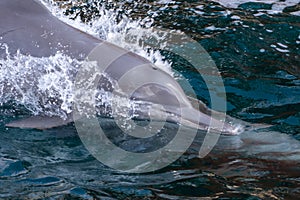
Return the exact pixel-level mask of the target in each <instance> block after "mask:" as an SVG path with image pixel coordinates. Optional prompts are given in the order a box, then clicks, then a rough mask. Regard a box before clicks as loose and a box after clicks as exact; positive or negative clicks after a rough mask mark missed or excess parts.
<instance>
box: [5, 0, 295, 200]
mask: <svg viewBox="0 0 300 200" xmlns="http://www.w3.org/2000/svg"><path fill="white" fill-rule="evenodd" d="M216 2H217V1H215V2H210V1H208V2H203V3H199V2H196V1H176V2H175V1H157V2H153V1H145V2H144V3H143V4H142V3H140V4H138V3H135V2H132V1H126V2H123V1H122V2H114V4H113V3H111V4H107V5H108V7H109V6H111V7H113V6H114V7H116V6H122V8H125V10H126V11H128V12H126V13H127V14H128V15H129V16H131V17H132V18H134V19H137V18H138V17H142V18H145V17H151V18H152V19H154V22H153V24H152V26H162V27H166V28H169V29H179V30H182V31H184V32H185V33H187V34H188V35H190V36H192V37H193V38H194V39H196V40H197V41H199V43H200V44H201V45H203V47H205V49H206V50H207V51H208V52H209V53H210V55H211V56H212V57H213V59H214V61H215V62H216V64H217V66H218V67H219V69H220V71H221V72H222V75H223V78H224V82H225V87H226V91H227V97H228V109H229V110H228V112H229V114H230V115H231V116H234V117H236V118H239V119H243V120H245V121H249V122H252V123H262V122H263V123H267V124H271V125H273V126H272V127H270V128H266V129H265V130H261V131H259V132H245V133H243V134H242V135H240V136H222V137H221V138H220V140H219V142H218V145H217V146H216V147H215V148H214V150H213V152H211V153H210V154H209V155H208V156H207V157H205V158H203V159H199V158H198V157H197V152H198V150H199V144H201V142H202V140H203V134H201V132H199V134H198V136H197V139H196V140H195V142H194V143H193V145H192V146H191V148H190V149H189V150H188V151H187V152H186V154H185V155H183V156H182V157H181V158H180V159H179V160H178V161H176V162H175V163H173V164H172V165H171V166H169V167H167V168H164V169H162V170H160V171H156V172H153V173H148V174H138V175H137V174H124V173H119V172H117V171H114V170H112V169H109V168H107V167H105V166H103V165H102V164H101V163H100V162H98V161H97V160H96V159H94V158H93V157H92V156H91V155H90V153H89V152H88V151H87V150H86V149H85V147H84V146H83V144H82V142H81V141H80V139H79V137H78V136H77V134H76V131H75V128H74V126H73V125H69V126H65V127H60V128H56V129H51V130H46V131H37V130H19V129H7V128H5V127H4V124H5V123H7V122H9V121H11V120H13V119H14V118H15V117H20V118H21V117H22V116H24V115H25V116H26V115H28V113H27V112H26V111H24V110H22V109H21V111H19V110H18V111H16V112H11V110H12V107H14V105H6V106H2V107H1V117H0V133H1V134H0V185H1V187H0V198H1V199H2V198H7V199H18V198H21V199H23V198H28V199H38V198H46V199H47V198H49V199H56V198H62V197H64V198H75V197H77V198H79V199H94V198H103V199H105V198H107V199H114V198H117V199H126V198H127V199H142V198H149V199H182V198H187V197H210V198H224V199H282V198H286V199H297V197H298V196H299V195H300V192H299V191H300V179H299V177H300V167H299V166H300V165H299V164H300V163H299V162H300V157H299V156H300V144H299V139H300V134H299V133H300V127H299V124H300V81H299V74H300V72H299V70H300V69H299V43H300V32H299V30H300V29H299V22H300V18H299V15H297V12H299V4H298V5H296V3H293V2H292V1H286V5H285V7H284V8H281V7H280V9H281V11H282V12H278V13H277V12H274V10H275V8H276V6H277V7H278V6H279V5H283V3H277V4H274V5H275V6H273V7H272V6H271V5H270V2H271V1H270V2H269V1H266V3H259V2H256V1H255V3H253V2H252V3H249V2H245V3H243V4H239V5H237V6H228V5H225V3H224V2H223V1H219V2H221V3H222V5H220V4H218V3H216ZM272 2H275V0H274V1H272ZM276 2H277V1H276ZM278 2H279V1H278ZM288 2H291V3H288ZM231 3H232V4H233V3H235V2H233V1H232V2H231ZM224 5H225V6H228V8H226V7H224ZM83 8H86V10H92V11H93V12H95V13H97V9H96V8H94V7H90V6H88V5H85V6H77V7H72V9H71V10H73V11H74V12H78V13H79V14H78V15H79V16H80V14H81V13H83V14H84V13H85V12H84V9H83ZM90 8H93V9H90ZM129 11H130V12H129ZM271 11H273V12H271ZM275 11H278V10H275ZM116 12H117V11H116ZM118 12H122V10H118ZM123 12H125V11H124V10H123ZM83 14H81V15H82V16H85V15H83ZM85 18H86V17H85ZM162 53H163V54H164V55H165V56H166V58H167V59H168V60H170V61H171V62H172V63H173V65H172V67H173V68H174V69H176V70H178V71H180V72H181V73H183V75H184V76H185V77H187V78H188V79H189V80H190V82H191V84H192V85H193V86H194V88H195V91H196V92H197V95H198V98H199V99H201V100H203V101H204V102H206V103H208V104H209V96H208V93H207V91H206V88H205V87H204V86H203V82H202V79H201V77H200V75H199V74H197V73H196V72H195V71H193V70H192V69H191V67H190V66H189V63H186V62H185V61H182V60H180V58H177V57H175V56H173V55H170V54H167V53H165V52H162ZM109 130H110V131H112V132H114V131H115V132H117V129H115V128H114V127H113V126H110V127H109ZM170 130H172V129H170ZM115 139H116V140H119V142H120V141H121V142H122V140H120V138H115ZM141 145H142V146H141V147H140V148H142V147H143V145H146V144H141Z"/></svg>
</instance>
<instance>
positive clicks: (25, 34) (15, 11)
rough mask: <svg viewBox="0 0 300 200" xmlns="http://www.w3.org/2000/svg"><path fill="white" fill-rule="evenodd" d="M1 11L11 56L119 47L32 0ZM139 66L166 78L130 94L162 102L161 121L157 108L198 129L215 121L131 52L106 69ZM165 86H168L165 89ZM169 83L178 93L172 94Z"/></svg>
mask: <svg viewBox="0 0 300 200" xmlns="http://www.w3.org/2000/svg"><path fill="white" fill-rule="evenodd" d="M0 15H1V16H0V43H5V44H7V45H8V47H9V53H10V54H11V55H13V54H15V53H16V52H17V51H18V50H19V51H20V52H21V53H22V54H25V55H31V56H34V57H48V56H51V55H55V54H56V53H57V51H60V52H63V53H64V54H66V55H69V56H71V57H72V58H75V59H78V60H83V59H84V58H86V56H87V55H89V53H90V52H91V51H92V50H93V49H94V48H95V47H96V46H97V45H99V44H104V46H105V51H106V52H109V53H110V54H113V52H114V51H123V50H122V49H121V48H120V47H118V46H115V45H113V44H110V43H107V42H104V41H103V40H101V39H99V38H95V37H93V36H91V35H88V34H86V33H84V32H82V31H80V30H77V29H75V28H73V27H71V26H69V25H67V24H65V23H64V22H62V21H60V20H59V19H57V18H56V17H54V16H53V15H52V14H51V13H50V12H49V11H48V10H47V9H46V8H45V7H44V6H43V5H42V4H41V3H40V2H37V1H35V0H1V1H0ZM0 56H1V58H2V59H5V56H6V54H5V52H4V51H2V52H1V51H0ZM140 65H143V66H144V68H143V71H141V72H140V73H142V74H143V75H145V74H147V77H148V79H149V77H150V79H151V78H152V79H153V83H155V82H156V81H161V80H164V81H165V83H166V84H165V86H161V85H157V84H148V85H145V86H143V87H140V88H139V89H137V90H136V91H135V92H134V93H133V94H132V95H131V98H132V99H136V100H142V101H145V102H150V103H154V104H158V105H162V106H163V107H164V110H157V112H154V114H153V115H154V117H155V118H156V119H157V120H161V118H162V117H161V116H162V114H163V113H162V112H164V113H168V114H173V115H172V116H170V117H169V118H168V119H167V120H168V121H170V122H175V123H179V122H180V123H181V124H183V125H187V126H190V127H194V128H199V129H207V128H208V126H209V124H210V122H211V120H215V119H211V117H210V116H209V113H210V112H212V111H210V110H209V109H208V108H207V107H206V106H205V105H204V104H203V103H201V102H199V101H197V100H195V99H193V98H190V97H187V96H186V95H185V93H184V91H183V90H182V88H181V87H180V85H179V84H178V83H177V82H176V80H174V79H173V77H171V76H170V75H169V74H167V73H166V72H164V71H162V70H160V69H158V68H157V67H155V66H154V65H153V64H151V63H150V61H148V60H146V59H144V58H142V57H140V56H138V55H136V54H134V53H132V52H127V53H126V54H124V55H122V56H120V57H119V58H117V59H116V60H114V62H112V63H111V64H110V65H109V66H108V67H107V68H106V70H105V72H106V73H107V74H108V75H109V76H110V77H111V78H113V79H116V80H118V79H119V78H120V77H121V76H122V75H123V74H124V73H127V72H130V70H132V69H134V68H135V67H136V66H140ZM134 73H136V72H134ZM136 75H139V74H136ZM102 81H104V82H100V83H99V86H100V87H102V86H103V87H104V89H105V90H109V88H107V87H106V88H105V85H109V84H107V83H105V80H102ZM128 85H130V84H128ZM128 87H130V86H128ZM170 87H171V88H173V89H172V90H170ZM174 88H175V92H176V95H175V96H176V97H177V98H175V96H174ZM149 91H151V92H149ZM172 93H173V94H172ZM179 105H180V106H181V108H182V109H183V110H184V112H186V113H188V115H185V116H187V117H185V118H184V119H182V120H181V121H180V120H179V118H180V112H181V111H182V110H180V109H178V107H179ZM198 107H199V109H198ZM143 110H144V109H143V105H141V109H140V111H139V113H138V117H137V118H140V119H147V117H148V116H147V115H148V114H147V113H148V111H147V110H146V111H143ZM199 110H200V111H201V112H200V111H199ZM152 117H153V116H152ZM227 119H228V118H227ZM72 120H73V119H72V115H70V117H69V118H68V119H66V120H62V119H60V118H59V117H47V116H34V117H31V118H27V119H23V120H19V121H15V122H11V123H9V124H7V126H9V127H20V128H37V129H47V128H52V127H57V126H61V125H64V124H67V123H69V122H71V121H72ZM198 122H200V123H198ZM215 129H216V130H218V131H222V132H226V133H230V134H234V133H236V127H235V126H232V125H231V124H229V123H225V124H224V127H223V128H222V126H221V127H220V128H219V127H216V128H215Z"/></svg>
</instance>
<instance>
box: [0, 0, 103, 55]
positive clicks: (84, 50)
mask: <svg viewBox="0 0 300 200" xmlns="http://www.w3.org/2000/svg"><path fill="white" fill-rule="evenodd" d="M101 42H102V40H100V39H98V38H95V37H93V36H90V35H88V34H86V33H84V32H81V31H78V30H77V29H75V28H73V27H71V26H69V25H66V24H65V23H64V22H62V21H60V20H59V19H57V18H55V17H54V16H53V15H52V14H51V13H50V12H49V11H48V10H47V9H46V8H45V7H44V6H43V5H42V4H41V3H39V2H37V1H35V0H1V1H0V43H2V44H3V43H4V44H6V45H7V46H8V47H9V49H8V50H9V53H10V54H14V53H15V52H16V51H17V50H20V52H21V53H22V54H25V55H27V54H28V55H31V56H35V57H47V56H51V55H54V54H56V53H57V51H61V52H65V53H67V54H68V55H70V56H72V57H73V58H77V59H82V58H84V57H85V56H87V54H88V53H89V52H90V51H91V50H92V49H93V48H94V47H95V46H96V45H97V44H99V43H101ZM0 54H2V55H0V56H1V57H2V58H3V56H5V55H4V54H5V52H4V50H1V52H0Z"/></svg>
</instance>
